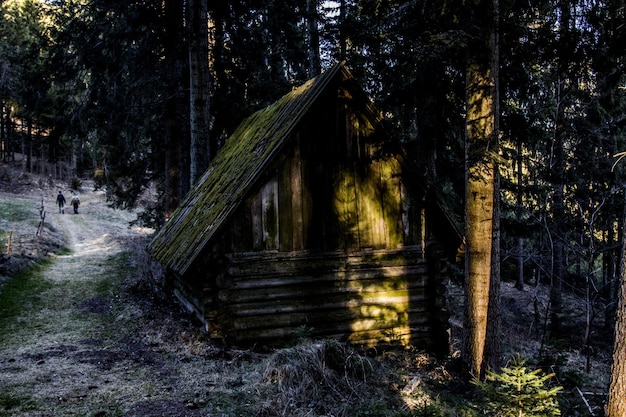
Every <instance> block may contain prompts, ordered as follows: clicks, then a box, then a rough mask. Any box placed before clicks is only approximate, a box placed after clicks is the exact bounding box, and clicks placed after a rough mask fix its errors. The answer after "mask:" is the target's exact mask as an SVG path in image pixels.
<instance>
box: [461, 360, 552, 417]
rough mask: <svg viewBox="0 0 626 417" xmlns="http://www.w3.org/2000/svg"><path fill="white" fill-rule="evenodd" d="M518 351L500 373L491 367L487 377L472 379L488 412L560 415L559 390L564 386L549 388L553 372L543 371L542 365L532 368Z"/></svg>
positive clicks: (518, 416) (501, 416)
mask: <svg viewBox="0 0 626 417" xmlns="http://www.w3.org/2000/svg"><path fill="white" fill-rule="evenodd" d="M525 365H526V360H522V359H521V358H520V356H519V354H518V355H517V356H516V357H515V358H514V359H513V361H512V363H511V365H510V366H508V367H505V368H503V369H502V372H501V373H496V372H493V371H488V372H487V375H486V377H485V381H479V380H477V379H474V380H473V381H472V383H473V384H474V385H476V387H478V389H479V390H480V391H481V392H482V393H483V394H484V396H485V397H484V405H485V408H486V411H487V412H488V415H490V416H494V417H552V416H560V415H561V411H560V410H559V406H558V401H557V400H556V394H557V392H559V391H560V390H561V389H562V387H553V388H550V387H548V386H547V385H546V382H547V381H548V380H549V379H550V378H552V377H553V376H554V374H547V375H546V374H542V372H541V369H535V370H529V369H528V368H527V367H526V366H525Z"/></svg>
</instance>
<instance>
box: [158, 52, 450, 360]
mask: <svg viewBox="0 0 626 417" xmlns="http://www.w3.org/2000/svg"><path fill="white" fill-rule="evenodd" d="M388 139H389V138H388V137H387V136H386V135H385V129H384V126H383V122H382V117H381V115H380V113H379V112H378V111H377V110H376V109H375V108H374V106H373V104H372V102H371V101H370V100H369V98H368V97H367V95H366V94H365V93H364V92H363V90H361V89H359V87H358V86H357V85H356V83H355V80H354V78H353V77H352V75H351V73H350V71H349V70H348V68H347V67H346V65H345V63H339V64H336V65H335V66H333V67H332V68H330V69H328V70H327V71H326V72H324V73H323V74H321V75H319V76H317V77H316V78H314V79H312V80H309V81H308V82H307V83H305V84H304V85H302V86H300V87H299V88H296V89H294V90H293V91H291V92H290V93H288V94H286V95H285V96H284V97H282V98H281V99H279V100H278V101H276V102H275V103H273V104H272V105H270V106H268V107H266V108H264V109H262V110H260V111H258V112H256V113H254V114H253V115H251V116H250V117H248V118H247V119H246V120H244V121H243V122H242V123H241V125H240V126H239V127H238V128H237V130H236V131H235V132H234V133H233V134H232V136H231V137H230V138H229V139H228V140H227V141H226V142H225V144H224V146H223V147H222V148H221V149H220V151H219V152H218V153H217V155H216V156H215V158H214V159H213V161H212V162H211V164H210V166H209V168H208V169H207V170H206V172H205V173H204V175H203V176H202V177H201V178H200V180H199V181H198V183H197V184H196V185H195V186H194V187H192V189H191V190H190V192H189V193H188V195H187V196H186V197H185V199H184V201H183V202H182V204H181V206H180V207H179V208H178V209H177V210H176V211H175V212H174V213H173V215H172V217H171V218H170V220H169V221H168V222H167V223H166V225H165V226H164V227H163V228H162V229H161V230H160V231H159V232H158V233H157V234H156V235H155V237H154V238H153V240H152V241H151V242H150V243H149V245H148V247H147V250H148V252H149V253H150V254H151V255H152V256H153V257H154V258H155V259H157V260H158V261H159V262H160V263H161V264H163V265H164V266H165V267H167V270H168V276H169V277H171V282H172V284H173V287H174V291H175V294H176V296H177V297H178V299H179V300H180V301H181V302H182V303H183V305H184V306H186V307H187V308H188V309H189V310H190V311H192V312H193V313H194V314H196V315H197V317H198V318H199V319H200V320H201V322H202V323H203V325H204V326H205V327H206V330H207V331H208V332H209V334H210V335H211V336H212V337H215V338H218V339H220V340H222V341H224V342H226V343H229V344H231V345H237V346H245V345H247V346H251V345H256V346H274V345H279V344H282V343H285V342H289V341H291V340H292V339H293V338H294V337H295V336H297V335H299V334H300V335H301V334H306V335H309V336H311V337H327V338H337V339H339V340H342V341H345V342H347V343H350V344H353V345H360V346H366V347H373V346H383V345H389V344H400V345H405V346H407V345H410V346H415V347H419V348H423V349H427V350H430V351H433V352H436V353H445V352H447V351H448V333H447V330H448V311H447V304H446V299H445V296H446V283H447V279H448V277H447V270H446V265H447V261H448V259H449V258H450V256H451V254H454V253H455V250H456V248H457V247H458V246H459V244H460V235H459V233H458V228H456V227H455V226H454V223H453V222H452V221H450V219H449V217H448V216H447V215H446V213H445V211H444V210H442V208H441V206H440V205H439V204H438V203H437V199H436V198H435V197H434V193H432V192H431V191H429V189H428V187H427V186H426V185H425V184H426V181H425V180H424V179H421V178H420V177H419V174H418V172H417V170H415V169H414V168H413V167H412V164H411V163H410V160H409V159H410V158H407V156H406V153H405V152H403V151H402V149H401V147H400V146H391V145H390V143H391V141H390V140H388Z"/></svg>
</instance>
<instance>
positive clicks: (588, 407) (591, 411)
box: [576, 387, 595, 416]
mask: <svg viewBox="0 0 626 417" xmlns="http://www.w3.org/2000/svg"><path fill="white" fill-rule="evenodd" d="M576 391H578V394H579V395H580V398H582V400H583V402H584V403H585V405H586V406H587V410H589V414H591V415H592V416H595V414H594V413H593V410H592V409H591V406H590V405H589V402H588V401H587V399H586V398H585V395H584V394H583V392H582V391H581V390H580V388H578V387H576Z"/></svg>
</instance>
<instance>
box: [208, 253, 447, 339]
mask: <svg viewBox="0 0 626 417" xmlns="http://www.w3.org/2000/svg"><path fill="white" fill-rule="evenodd" d="M433 265H434V263H433V262H432V261H431V260H428V259H423V258H422V257H421V256H420V254H419V253H416V252H415V251H406V250H394V251H387V250H383V251H367V252H361V253H353V254H350V255H346V254H345V253H343V252H341V253H339V252H336V253H325V254H320V255H318V256H311V255H310V254H309V255H304V254H302V253H300V254H298V253H295V252H292V253H291V254H289V255H284V256H279V255H277V256H267V255H263V254H254V253H248V254H239V255H234V256H232V257H231V258H230V264H229V266H228V268H227V272H226V274H227V275H226V276H224V277H223V279H216V278H215V276H213V275H212V277H213V278H212V279H209V280H207V283H206V287H205V291H204V294H205V295H207V296H206V297H205V299H204V302H205V305H204V311H205V315H206V323H207V329H208V330H209V333H210V334H211V335H212V336H214V337H224V338H225V339H226V340H227V341H229V342H231V343H234V344H239V345H250V344H255V343H266V344H280V343H284V342H285V341H289V340H290V339H291V338H293V337H294V335H296V334H298V332H299V331H300V332H302V331H303V330H305V331H308V332H310V333H311V335H312V336H316V337H335V338H338V339H341V340H343V341H346V342H349V343H353V344H358V345H365V346H374V345H379V344H395V343H397V344H404V345H409V344H410V345H413V346H420V347H430V348H433V346H439V347H440V348H441V349H442V350H447V347H448V344H447V343H448V341H447V333H446V330H447V315H446V314H445V293H443V292H441V290H440V288H438V287H437V286H434V285H433V283H435V282H442V280H441V273H442V270H436V269H433ZM209 287H210V288H209Z"/></svg>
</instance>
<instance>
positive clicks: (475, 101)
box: [463, 0, 499, 377]
mask: <svg viewBox="0 0 626 417" xmlns="http://www.w3.org/2000/svg"><path fill="white" fill-rule="evenodd" d="M472 7H473V13H472V15H473V16H474V19H475V26H476V27H480V28H482V32H481V33H480V34H479V35H478V37H477V41H476V42H474V43H473V44H472V45H471V46H470V48H469V54H468V64H467V86H466V88H467V121H466V122H467V126H466V169H465V172H466V191H465V192H466V194H465V228H466V233H465V235H466V236H465V237H466V256H465V277H466V279H465V282H466V284H465V285H466V287H465V332H464V344H463V359H464V362H465V364H466V365H467V366H468V370H469V372H470V373H471V374H472V375H474V376H475V377H481V375H483V374H484V371H485V365H486V364H491V363H496V362H497V359H494V358H495V357H497V356H498V355H499V352H497V350H498V349H497V345H496V344H495V343H491V344H488V343H487V339H488V336H489V339H490V340H492V341H493V338H494V337H497V330H494V328H491V329H490V330H489V331H488V330H487V327H488V325H489V326H494V325H497V323H495V322H490V321H489V320H488V319H494V320H496V321H499V309H498V306H497V305H493V306H491V307H490V302H494V303H497V301H498V297H497V296H496V297H495V298H494V299H491V291H492V285H491V280H492V277H493V278H494V279H499V273H496V271H499V268H498V263H499V260H498V259H496V256H495V255H497V253H498V252H497V248H494V233H495V235H496V236H497V234H498V230H499V229H498V227H496V228H494V222H497V219H496V218H495V216H496V215H497V213H498V211H497V205H498V201H499V199H498V196H497V194H496V191H497V186H496V184H497V182H496V181H497V176H496V165H495V162H494V157H493V152H495V151H496V144H497V135H498V122H497V120H498V115H497V109H498V105H497V103H498V97H497V80H498V50H497V48H498V41H497V10H498V0H483V1H476V2H474V3H473V6H472ZM496 243H497V242H496ZM494 249H495V251H496V252H495V253H494ZM494 262H495V263H494ZM493 290H496V289H495V288H494V289H493ZM490 309H491V314H490ZM497 327H498V326H496V328H495V329H497ZM487 345H488V346H487ZM486 354H487V355H489V357H486Z"/></svg>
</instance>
